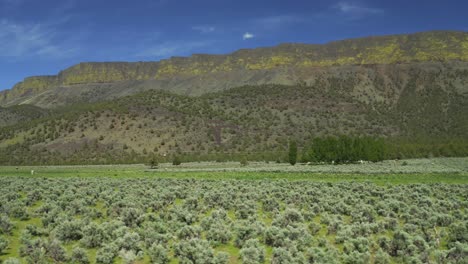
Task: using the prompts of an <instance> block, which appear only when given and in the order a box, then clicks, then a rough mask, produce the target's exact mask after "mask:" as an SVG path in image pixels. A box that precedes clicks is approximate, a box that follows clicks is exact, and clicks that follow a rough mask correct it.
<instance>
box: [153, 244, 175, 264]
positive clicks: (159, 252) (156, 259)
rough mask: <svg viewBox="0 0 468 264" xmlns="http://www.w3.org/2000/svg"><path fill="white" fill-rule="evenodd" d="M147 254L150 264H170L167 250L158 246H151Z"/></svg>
mask: <svg viewBox="0 0 468 264" xmlns="http://www.w3.org/2000/svg"><path fill="white" fill-rule="evenodd" d="M148 254H149V257H150V259H151V261H152V263H158V264H167V263H169V262H170V259H169V253H168V251H167V249H166V248H165V247H163V246H162V245H160V244H156V243H155V244H153V245H152V246H151V247H150V248H149V250H148Z"/></svg>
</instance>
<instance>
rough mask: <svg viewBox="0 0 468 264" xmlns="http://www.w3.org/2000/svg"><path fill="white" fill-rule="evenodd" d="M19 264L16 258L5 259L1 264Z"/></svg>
mask: <svg viewBox="0 0 468 264" xmlns="http://www.w3.org/2000/svg"><path fill="white" fill-rule="evenodd" d="M20 263H21V262H20V261H19V260H18V259H16V258H8V259H6V260H5V261H4V262H3V264H20Z"/></svg>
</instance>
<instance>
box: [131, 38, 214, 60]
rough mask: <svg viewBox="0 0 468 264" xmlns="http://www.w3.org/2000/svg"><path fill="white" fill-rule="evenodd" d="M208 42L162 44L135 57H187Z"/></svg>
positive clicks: (144, 50)
mask: <svg viewBox="0 0 468 264" xmlns="http://www.w3.org/2000/svg"><path fill="white" fill-rule="evenodd" d="M209 44H210V42H206V41H194V42H185V43H183V42H164V43H161V44H157V45H153V46H151V47H149V48H146V49H143V50H142V51H141V52H139V53H137V54H135V57H153V58H157V59H161V58H168V57H171V56H180V55H187V53H192V52H193V51H194V49H196V48H202V47H206V46H208V45H209Z"/></svg>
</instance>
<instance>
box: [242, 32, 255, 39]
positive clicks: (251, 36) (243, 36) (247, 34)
mask: <svg viewBox="0 0 468 264" xmlns="http://www.w3.org/2000/svg"><path fill="white" fill-rule="evenodd" d="M254 37H255V35H254V34H252V33H249V32H245V33H244V35H242V39H243V40H248V39H252V38H254Z"/></svg>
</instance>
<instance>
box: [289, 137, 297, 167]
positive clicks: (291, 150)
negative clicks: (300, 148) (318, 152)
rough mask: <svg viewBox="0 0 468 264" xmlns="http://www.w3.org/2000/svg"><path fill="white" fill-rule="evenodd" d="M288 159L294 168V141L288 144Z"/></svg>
mask: <svg viewBox="0 0 468 264" xmlns="http://www.w3.org/2000/svg"><path fill="white" fill-rule="evenodd" d="M288 157H289V163H290V164H291V165H293V166H294V165H295V164H296V162H297V143H296V141H295V140H291V141H290V142H289V154H288Z"/></svg>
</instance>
